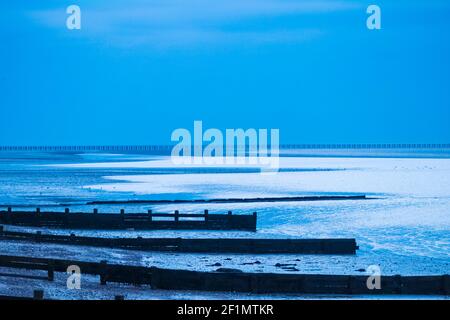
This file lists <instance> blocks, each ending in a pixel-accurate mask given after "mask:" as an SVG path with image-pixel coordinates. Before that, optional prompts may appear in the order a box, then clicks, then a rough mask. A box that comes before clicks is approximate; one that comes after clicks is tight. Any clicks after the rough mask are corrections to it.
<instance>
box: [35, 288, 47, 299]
mask: <svg viewBox="0 0 450 320" xmlns="http://www.w3.org/2000/svg"><path fill="white" fill-rule="evenodd" d="M33 299H34V300H42V299H44V290H41V289H39V290H33Z"/></svg>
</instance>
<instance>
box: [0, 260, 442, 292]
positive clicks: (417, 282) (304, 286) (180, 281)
mask: <svg viewBox="0 0 450 320" xmlns="http://www.w3.org/2000/svg"><path fill="white" fill-rule="evenodd" d="M71 265H76V266H78V267H79V268H80V270H81V272H82V273H83V274H93V275H99V276H100V284H101V285H106V284H107V282H119V283H129V284H147V285H150V286H151V288H152V289H166V290H200V291H227V292H249V293H250V292H251V293H301V294H344V295H352V294H358V295H363V294H414V295H450V275H437V276H400V275H394V276H381V277H380V287H379V289H374V288H370V287H369V286H368V285H367V281H368V277H369V276H367V275H366V276H364V275H359V276H358V275H314V274H280V273H245V272H240V271H237V270H233V269H231V270H224V272H218V271H219V270H218V271H216V272H198V271H188V270H170V269H161V268H156V267H141V266H130V265H120V264H108V263H107V261H105V260H103V261H101V262H100V263H98V262H83V261H67V260H59V259H46V258H31V257H20V256H3V255H2V256H0V266H3V267H9V268H24V269H33V270H46V271H47V273H48V280H49V281H53V280H54V272H55V271H57V272H66V271H67V268H68V267H69V266H71Z"/></svg>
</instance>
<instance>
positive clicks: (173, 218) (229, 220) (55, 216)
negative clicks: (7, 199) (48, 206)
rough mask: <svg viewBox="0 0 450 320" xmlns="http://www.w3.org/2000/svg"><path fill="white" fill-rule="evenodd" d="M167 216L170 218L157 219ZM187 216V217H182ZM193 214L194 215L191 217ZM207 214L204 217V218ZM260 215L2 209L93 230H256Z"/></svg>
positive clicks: (2, 215) (11, 220)
mask: <svg viewBox="0 0 450 320" xmlns="http://www.w3.org/2000/svg"><path fill="white" fill-rule="evenodd" d="M155 217H166V218H168V220H167V219H166V220H155V219H154V218H155ZM180 218H183V219H180ZM190 218H192V219H190ZM202 218H203V219H202ZM256 222H257V216H256V213H253V214H252V215H229V214H207V213H205V214H186V213H184V214H183V213H179V212H178V211H177V213H172V214H170V213H152V212H149V213H137V214H125V212H124V211H123V210H121V213H120V214H114V213H98V210H97V209H94V213H85V212H72V213H70V212H69V211H68V210H65V211H64V212H44V211H41V210H40V209H39V208H38V209H37V210H36V211H34V212H32V211H13V210H12V209H11V208H8V210H7V211H0V223H3V224H11V225H17V226H33V227H49V228H59V229H91V230H124V229H136V230H157V229H187V230H197V229H198V230H238V231H256Z"/></svg>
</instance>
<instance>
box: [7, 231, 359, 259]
mask: <svg viewBox="0 0 450 320" xmlns="http://www.w3.org/2000/svg"><path fill="white" fill-rule="evenodd" d="M0 239H2V240H12V241H32V242H38V243H55V244H64V245H80V246H93V247H105V248H118V249H128V250H142V251H163V252H193V253H200V252H203V253H253V254H292V253H296V254H355V253H356V250H357V249H358V246H357V245H356V241H355V239H239V238H236V239H223V238H219V239H183V238H141V237H138V238H99V237H80V236H76V235H75V234H73V233H72V234H71V235H68V236H66V235H52V234H42V233H41V232H40V231H38V232H37V233H28V232H15V231H4V230H3V226H0Z"/></svg>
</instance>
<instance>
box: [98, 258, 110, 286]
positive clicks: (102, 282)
mask: <svg viewBox="0 0 450 320" xmlns="http://www.w3.org/2000/svg"><path fill="white" fill-rule="evenodd" d="M107 264H108V261H106V260H102V261H100V285H106V278H107V272H108V270H107V268H108V265H107Z"/></svg>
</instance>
